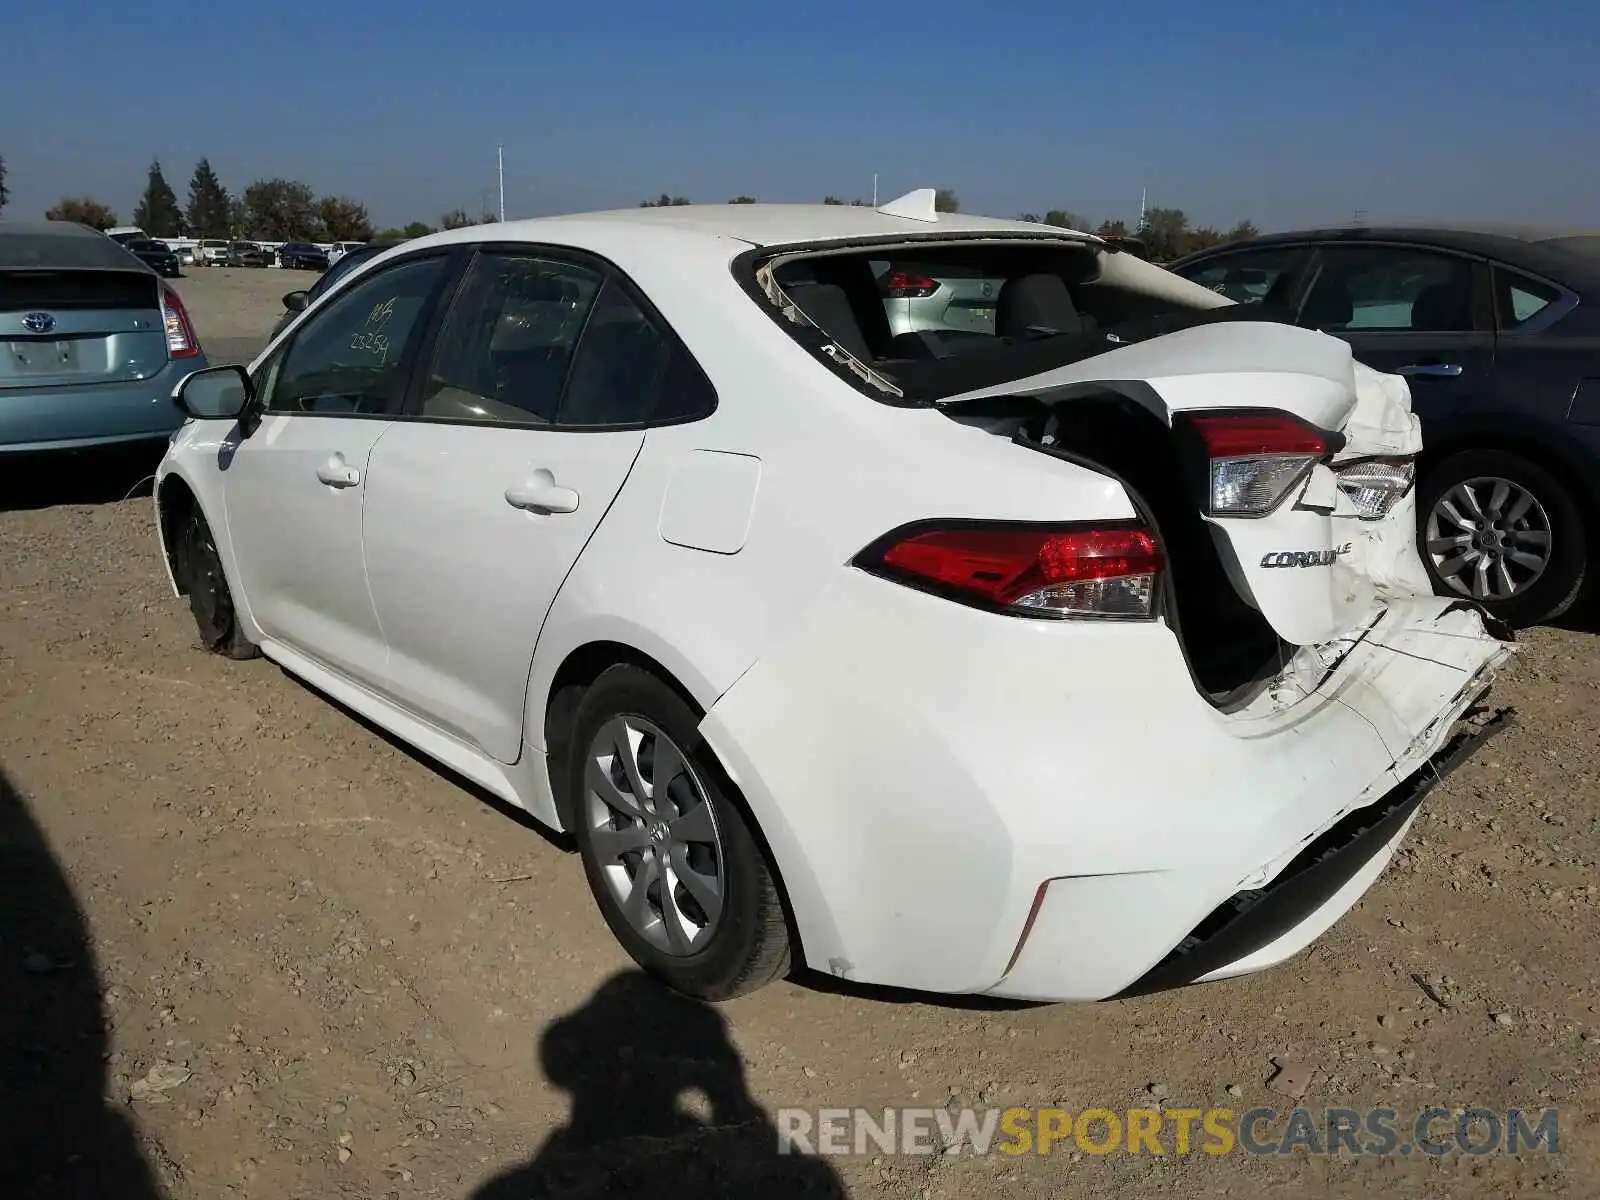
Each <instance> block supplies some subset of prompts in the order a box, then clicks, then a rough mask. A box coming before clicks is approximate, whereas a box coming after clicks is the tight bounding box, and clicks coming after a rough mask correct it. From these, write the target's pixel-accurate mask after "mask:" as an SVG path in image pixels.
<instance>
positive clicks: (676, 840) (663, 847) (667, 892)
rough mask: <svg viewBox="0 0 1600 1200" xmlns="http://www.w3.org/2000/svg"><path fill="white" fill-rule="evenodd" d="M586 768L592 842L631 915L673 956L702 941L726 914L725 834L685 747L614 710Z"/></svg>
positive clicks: (620, 904) (626, 916)
mask: <svg viewBox="0 0 1600 1200" xmlns="http://www.w3.org/2000/svg"><path fill="white" fill-rule="evenodd" d="M584 773H585V777H584V789H583V790H584V801H585V819H586V820H587V821H588V826H589V841H590V843H591V845H592V846H593V848H594V854H595V858H596V860H597V862H598V865H599V867H600V872H601V875H602V876H603V877H604V879H605V883H606V887H607V889H608V890H609V891H610V893H611V895H612V897H613V898H614V899H615V900H616V902H617V905H618V907H619V908H620V909H621V910H622V915H623V917H624V919H625V920H626V921H627V922H628V924H629V925H630V926H631V927H632V928H633V929H634V931H635V932H637V933H638V934H639V935H640V936H641V937H643V938H644V939H645V940H646V941H648V942H649V943H650V944H651V945H652V946H655V947H656V948H657V949H658V950H662V951H664V952H665V953H667V954H672V955H677V956H683V955H688V954H693V953H695V952H696V951H698V950H701V949H703V948H704V947H705V944H706V942H708V941H709V940H710V939H711V936H712V934H713V933H715V932H716V929H717V925H718V923H719V922H720V921H721V918H722V903H723V895H724V890H725V880H724V872H723V856H722V838H721V835H720V833H719V832H718V829H717V817H716V813H715V812H714V811H713V810H712V807H711V805H710V803H709V802H708V801H707V799H706V792H705V788H704V786H703V785H702V784H701V782H700V780H699V778H698V777H697V776H696V775H695V772H694V769H693V768H692V767H691V766H690V765H689V760H688V759H687V758H686V757H685V755H684V753H683V751H682V750H681V749H680V748H679V747H678V745H677V744H676V743H675V742H673V740H672V739H671V738H669V737H668V736H667V735H666V734H665V733H663V732H662V731H661V730H660V729H659V728H657V727H656V726H655V725H653V724H652V723H651V722H649V721H647V720H645V719H644V718H643V717H631V716H623V717H614V718H613V719H612V720H610V721H608V722H607V723H606V724H605V725H604V726H603V727H602V728H601V730H600V732H599V733H598V734H596V735H595V739H594V741H593V742H592V743H591V744H590V746H589V753H588V756H587V758H586V765H585V768H584Z"/></svg>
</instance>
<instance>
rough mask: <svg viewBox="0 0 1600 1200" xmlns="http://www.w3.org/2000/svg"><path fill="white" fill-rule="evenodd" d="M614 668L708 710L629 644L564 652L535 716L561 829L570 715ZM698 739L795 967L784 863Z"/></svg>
mask: <svg viewBox="0 0 1600 1200" xmlns="http://www.w3.org/2000/svg"><path fill="white" fill-rule="evenodd" d="M617 666H633V667H638V668H639V669H641V670H644V671H648V672H649V673H650V674H652V675H654V676H656V678H658V679H660V680H661V682H663V683H664V684H666V685H667V686H668V687H669V688H671V689H672V690H673V691H674V692H676V693H677V694H678V696H679V698H680V699H682V700H683V702H684V703H685V704H687V705H688V706H689V707H690V708H691V709H692V710H693V711H694V712H695V713H696V714H697V715H698V716H699V717H700V718H701V719H702V720H704V718H705V715H706V712H707V710H708V709H709V708H710V704H709V703H702V702H701V700H700V699H699V698H698V697H697V696H696V694H695V689H694V688H691V687H690V686H688V685H687V684H685V683H684V681H683V680H682V679H680V678H679V677H678V675H677V674H676V673H675V672H673V671H672V670H671V669H669V668H668V667H667V666H666V665H665V664H664V663H662V662H661V661H660V660H659V659H657V658H656V657H654V656H652V655H650V654H648V653H646V652H645V651H643V650H641V649H639V648H638V647H636V646H633V645H630V644H629V643H626V642H621V641H614V640H610V639H596V640H593V641H587V642H584V643H582V644H581V645H578V646H575V647H573V649H571V650H570V651H568V653H567V654H566V656H565V657H564V658H563V659H562V661H561V664H560V665H559V666H558V667H557V668H556V670H555V673H554V675H553V677H552V678H551V681H550V684H549V687H548V689H546V690H545V692H544V695H543V700H544V710H543V713H542V715H541V717H540V721H541V726H540V727H541V728H542V729H543V732H544V737H545V768H546V771H547V772H548V775H549V781H550V792H551V798H552V800H553V801H554V806H555V812H556V816H557V818H558V819H559V821H560V822H561V828H562V830H563V832H566V833H571V832H572V829H573V826H574V824H575V822H576V814H574V813H573V812H572V811H571V799H570V797H569V795H568V780H567V761H566V760H567V758H568V757H569V755H570V752H571V747H572V729H573V722H574V718H575V717H576V716H577V712H578V706H579V705H580V704H581V703H582V702H583V696H584V693H585V692H587V691H588V689H589V687H590V686H591V685H593V683H594V682H595V680H597V679H599V678H600V676H601V675H603V674H604V673H605V672H606V671H608V670H610V669H611V668H612V667H617ZM710 699H711V701H712V702H714V701H715V699H716V697H715V696H711V697H710ZM702 741H703V742H704V745H705V747H706V749H707V751H708V752H709V753H710V754H711V756H712V758H714V759H715V760H716V762H717V766H718V768H719V769H720V770H721V772H722V775H723V781H724V782H725V783H726V784H728V785H729V788H728V791H729V796H730V798H731V800H732V801H733V803H735V804H737V805H738V806H739V809H740V811H741V813H742V815H743V817H744V819H745V822H746V824H747V825H748V826H749V829H750V833H751V836H752V837H754V838H755V841H756V845H757V846H758V847H760V850H761V854H762V856H763V857H764V858H765V859H766V862H767V868H768V870H769V871H771V873H772V881H773V884H774V885H775V886H776V887H777V889H778V898H779V901H780V903H781V904H782V905H783V916H784V923H785V924H786V925H787V927H788V930H789V945H790V951H791V954H792V956H793V960H792V961H793V962H794V963H795V964H796V965H800V964H802V963H804V962H805V961H806V959H805V945H804V942H803V941H802V938H801V931H800V925H799V923H798V922H797V920H796V919H795V909H794V904H793V903H792V901H791V900H790V896H789V889H788V887H787V885H786V884H785V882H784V863H783V861H782V859H781V858H780V856H779V855H778V854H777V853H776V851H775V849H774V847H773V845H772V842H771V839H769V838H768V836H767V833H766V831H765V830H764V829H763V828H762V825H761V821H760V819H759V817H758V816H757V814H756V813H755V811H754V810H753V809H752V808H751V805H750V802H749V801H748V800H747V799H746V798H745V796H744V794H743V793H742V792H741V791H740V789H739V787H738V785H737V783H736V782H735V773H734V772H733V771H732V770H731V769H730V767H729V765H728V763H727V762H725V761H724V760H723V757H722V755H721V753H720V752H719V751H718V750H717V748H716V747H715V745H713V743H712V742H711V741H710V740H709V739H706V738H704V737H702Z"/></svg>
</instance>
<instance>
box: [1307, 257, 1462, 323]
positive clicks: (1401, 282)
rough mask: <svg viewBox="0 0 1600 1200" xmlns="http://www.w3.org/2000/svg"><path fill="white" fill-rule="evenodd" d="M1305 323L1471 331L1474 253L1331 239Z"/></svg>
mask: <svg viewBox="0 0 1600 1200" xmlns="http://www.w3.org/2000/svg"><path fill="white" fill-rule="evenodd" d="M1314 273H1315V277H1314V278H1313V280H1312V282H1311V286H1310V287H1309V288H1308V289H1307V291H1306V297H1305V300H1304V301H1303V302H1302V304H1301V307H1300V318H1299V319H1300V324H1302V325H1306V326H1309V327H1310V328H1312V329H1321V330H1325V331H1328V332H1332V333H1383V332H1388V333H1465V332H1469V331H1470V330H1471V329H1472V328H1473V273H1472V262H1471V260H1470V259H1465V258H1457V257H1456V256H1454V255H1450V254H1442V253H1439V252H1437V251H1433V250H1416V249H1411V248H1409V247H1405V246H1326V247H1324V248H1323V249H1322V250H1321V251H1320V252H1319V254H1318V258H1317V265H1316V267H1315V269H1314Z"/></svg>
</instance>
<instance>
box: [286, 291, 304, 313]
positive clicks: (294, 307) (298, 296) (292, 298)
mask: <svg viewBox="0 0 1600 1200" xmlns="http://www.w3.org/2000/svg"><path fill="white" fill-rule="evenodd" d="M309 303H310V298H309V297H308V296H307V294H306V293H305V292H287V293H285V294H284V297H283V307H284V308H286V309H288V310H289V311H290V312H292V313H297V312H305V310H306V305H307V304H309Z"/></svg>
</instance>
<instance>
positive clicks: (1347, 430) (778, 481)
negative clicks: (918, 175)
mask: <svg viewBox="0 0 1600 1200" xmlns="http://www.w3.org/2000/svg"><path fill="white" fill-rule="evenodd" d="M907 300H915V301H917V303H916V304H915V305H908V304H907V303H906V301H907ZM177 400H178V402H179V403H180V404H181V405H183V407H184V408H185V409H186V410H187V411H188V412H189V414H190V415H191V417H193V418H194V419H193V420H191V421H190V422H189V423H187V424H186V425H185V426H184V428H183V429H182V430H180V431H179V433H178V434H177V435H176V436H175V437H174V439H173V443H172V447H171V449H170V451H169V453H168V454H167V457H166V460H165V462H164V463H163V465H162V467H161V470H160V475H159V481H158V487H157V492H156V502H157V508H158V513H159V527H160V531H161V537H162V542H163V547H164V551H165V556H166V560H167V562H168V564H169V566H170V568H171V572H172V580H173V584H174V587H175V589H176V591H177V592H178V593H179V594H180V595H185V596H187V597H188V599H189V604H190V607H191V609H192V610H193V612H194V615H195V618H196V622H197V624H198V627H199V630H200V633H201V636H202V638H203V639H204V641H205V643H206V644H207V645H208V646H210V647H211V648H212V649H214V650H218V651H220V652H223V653H227V654H230V655H232V656H235V657H248V656H250V655H252V654H254V653H255V652H256V651H257V650H258V649H259V651H260V652H261V653H264V654H265V655H266V656H267V657H268V658H270V659H272V660H274V661H275V662H277V663H278V664H280V665H281V666H282V667H283V668H284V669H286V670H288V671H291V672H293V673H294V674H295V675H297V676H299V677H301V678H302V679H304V680H306V681H307V682H309V683H311V684H312V685H314V686H315V687H317V688H319V689H321V690H322V691H324V692H326V693H327V694H328V695H330V696H332V697H334V698H335V699H337V700H339V701H341V702H342V703H344V704H346V705H348V706H349V707H350V708H353V709H354V710H356V711H357V712H358V713H360V714H361V715H362V716H364V717H366V718H368V719H370V720H371V721H373V722H375V723H376V724H378V725H380V726H382V727H383V728H385V729H387V730H389V731H391V732H392V733H393V734H395V735H396V736H398V737H400V738H402V739H404V740H405V741H407V742H410V743H411V744H413V745H415V746H416V747H417V748H419V749H420V750H421V751H423V752H424V753H426V754H428V755H431V756H432V757H434V758H435V759H437V760H438V761H440V762H441V763H443V764H445V765H447V766H448V767H450V768H452V769H454V770H455V771H457V772H459V773H460V774H462V775H464V776H466V777H467V778H468V779H470V780H472V781H474V782H475V783H477V784H479V785H481V786H482V787H484V788H486V789H488V790H489V791H490V792H492V793H494V794H496V795H498V796H501V797H503V798H504V799H506V800H508V801H510V802H512V803H514V804H517V805H520V806H522V807H524V808H526V809H527V810H528V811H529V812H531V813H532V814H533V815H534V816H536V817H538V818H539V819H540V820H541V821H543V822H545V823H547V824H548V825H551V826H554V827H556V828H559V829H563V830H568V831H570V832H571V833H572V834H573V836H574V838H575V840H576V843H577V846H578V849H579V851H580V853H581V855H582V858H583V862H584V866H585V869H586V871H587V874H588V879H589V882H590V885H591V887H592V889H593V892H594V895H595V898H596V900H597V902H598V904H599V907H600V910H601V912H602V913H603V914H604V916H605V919H606V921H607V922H608V923H609V925H610V927H611V929H612V930H613V931H614V932H615V934H616V936H617V937H618V939H620V941H621V942H622V944H623V945H624V946H625V947H626V948H627V949H628V951H629V953H631V954H632V955H633V956H634V958H635V959H637V960H638V961H639V962H640V963H641V964H642V965H644V966H645V967H647V968H648V969H650V970H652V971H654V972H656V973H657V974H658V975H660V976H662V977H663V978H665V979H666V980H668V981H669V982H670V983H672V984H673V985H675V986H677V987H679V988H681V989H683V990H684V991H687V992H690V993H692V994H695V995H698V996H703V997H709V998H713V999H715V998H722V997H727V996H731V995H734V994H737V993H740V992H744V991H749V990H751V989H753V988H755V987H758V986H760V985H761V984H763V983H766V982H768V981H769V980H771V979H774V978H776V977H778V976H780V975H781V974H783V973H784V972H785V971H786V970H787V969H788V968H789V967H790V966H791V965H799V964H801V963H804V964H806V965H809V966H811V967H813V968H816V969H818V970H821V971H826V972H830V973H832V974H834V975H836V976H840V977H842V978H845V979H849V980H853V981H859V982H864V983H879V984H894V985H900V986H903V987H910V988H918V989H925V990H929V991H937V992H986V993H990V994H994V995H1000V996H1016V997H1029V998H1040V999H1097V998H1103V997H1108V996H1115V995H1126V994H1131V993H1134V992H1138V991H1144V990H1149V989H1152V988H1157V987H1166V986H1171V985H1175V984H1180V983H1186V982H1192V981H1196V980H1206V979H1217V978H1222V977H1225V976H1230V975H1237V974H1241V973H1244V972H1247V971H1252V970H1256V969H1259V968H1262V967H1266V966H1269V965H1271V964H1273V963H1277V962H1280V961H1282V960H1283V959H1285V958H1287V957H1289V956H1290V955H1293V954H1295V953H1296V952H1298V951H1299V950H1301V949H1303V948H1304V947H1305V946H1307V945H1308V944H1309V943H1310V942H1311V941H1312V940H1313V939H1315V938H1316V937H1317V936H1318V935H1320V934H1321V933H1322V932H1323V931H1324V930H1325V929H1327V928H1328V927H1329V926H1330V925H1331V924H1332V923H1333V922H1334V921H1335V920H1337V919H1338V918H1339V916H1340V915H1341V914H1342V913H1344V912H1345V911H1346V910H1347V909H1348V908H1349V907H1350V906H1351V905H1352V904H1354V903H1355V901H1356V900H1357V898H1358V897H1360V895H1361V894H1362V892H1363V891H1365V889H1366V888H1367V887H1368V886H1370V885H1371V884H1372V882H1373V881H1374V880H1375V879H1376V878H1377V877H1378V875H1379V873H1380V872H1381V871H1382V870H1383V867H1384V865H1385V864H1386V863H1387V862H1388V860H1389V857H1390V855H1391V854H1392V853H1393V851H1394V848H1395V846H1396V845H1397V843H1398V842H1399V841H1400V839H1401V838H1403V837H1404V836H1405V833H1406V830H1407V828H1408V827H1409V825H1410V823H1411V821H1412V820H1413V819H1414V818H1415V815H1416V812H1417V807H1418V804H1419V803H1420V801H1421V799H1422V796H1423V793H1424V792H1426V791H1427V790H1428V788H1429V786H1430V785H1431V784H1432V783H1434V782H1435V781H1436V780H1437V779H1438V778H1439V776H1440V775H1441V774H1442V773H1443V772H1445V771H1446V770H1448V769H1449V768H1450V767H1451V766H1453V765H1454V764H1455V763H1456V762H1458V761H1460V759H1461V758H1462V757H1463V756H1464V755H1465V754H1466V753H1468V752H1469V751H1470V749H1471V748H1472V746H1473V745H1475V744H1476V743H1477V742H1478V741H1480V740H1481V738H1482V736H1483V735H1484V734H1485V733H1486V732H1487V731H1489V730H1492V729H1494V728H1497V727H1498V724H1499V722H1498V720H1496V719H1493V718H1485V716H1484V713H1485V710H1484V709H1483V708H1482V706H1481V705H1480V704H1479V700H1480V697H1481V696H1482V695H1483V693H1484V691H1485V689H1486V688H1487V686H1488V683H1489V679H1490V676H1491V674H1492V673H1493V671H1494V670H1495V668H1496V667H1497V666H1498V665H1499V664H1500V663H1502V662H1503V661H1504V659H1505V658H1506V657H1507V655H1508V654H1509V653H1510V652H1511V647H1510V646H1509V644H1508V642H1509V635H1508V634H1506V633H1504V632H1503V631H1501V630H1499V629H1498V628H1492V627H1491V625H1492V622H1489V621H1487V620H1486V618H1485V617H1484V616H1483V615H1482V614H1481V612H1480V611H1479V610H1478V609H1477V608H1475V607H1474V606H1473V605H1471V604H1469V603H1466V602H1462V601H1459V600H1457V601H1450V600H1444V599H1436V598H1435V597H1433V596H1432V595H1431V594H1430V592H1429V589H1428V582H1427V576H1426V575H1425V573H1424V571H1423V568H1422V564H1421V562H1420V561H1419V559H1418V556H1417V552H1416V547H1415V541H1416V537H1415V524H1416V517H1415V512H1414V506H1413V501H1412V493H1411V479H1412V460H1413V458H1414V456H1415V455H1416V453H1417V451H1418V447H1419V438H1418V426H1417V422H1416V420H1415V418H1414V417H1413V416H1412V415H1411V412H1410V407H1409V399H1408V393H1407V390H1406V385H1405V383H1404V382H1403V381H1401V380H1399V379H1397V378H1393V377H1389V376H1385V375H1380V374H1377V373H1375V372H1372V371H1370V370H1366V369H1364V368H1362V367H1360V366H1359V365H1357V364H1355V363H1354V362H1353V361H1352V359H1351V357H1350V350H1349V347H1348V346H1347V345H1346V344H1345V343H1344V342H1342V341H1339V340H1337V339H1335V338H1331V337H1327V336H1324V335H1322V334H1319V333H1314V332H1309V331H1306V330H1300V329H1295V328H1291V327H1288V326H1284V325H1277V324H1273V323H1271V322H1269V321H1266V320H1264V319H1262V318H1261V316H1260V315H1259V313H1258V312H1256V311H1253V310H1250V309H1245V308H1241V307H1239V306H1233V305H1229V304H1228V303H1227V302H1226V301H1224V300H1222V298H1221V297H1218V296H1216V295H1215V294H1213V293H1211V292H1208V291H1206V290H1204V289H1201V288H1199V287H1196V286H1194V285H1191V284H1188V283H1185V282H1184V281H1183V280H1180V279H1178V278H1177V277H1175V276H1173V275H1171V274H1169V273H1167V272H1165V271H1162V270H1160V269H1158V268H1155V267H1152V266H1150V265H1149V264H1147V263H1144V262H1142V261H1140V260H1138V259H1137V258H1134V257H1133V256H1131V255H1128V254H1125V253H1118V252H1116V251H1115V250H1113V249H1112V248H1110V247H1107V246H1106V245H1104V244H1103V243H1100V242H1099V241H1097V240H1096V239H1094V238H1092V237H1089V236H1086V235H1080V234H1074V233H1070V232H1066V231H1062V230H1056V229H1047V228H1045V227H1043V226H1038V225H1030V224H1025V223H1018V222H1009V221H992V220H985V219H981V218H973V217H966V216H955V215H949V214H935V213H934V211H933V205H932V194H931V193H913V194H912V195H911V196H909V197H906V198H904V199H903V200H900V201H896V202H894V203H892V204H889V205H885V206H884V207H883V208H881V209H869V208H864V207H863V208H850V207H839V206H816V207H787V206H768V205H718V206H715V207H708V208H696V207H687V208H683V207H679V208H665V209H633V210H628V211H625V212H616V213H600V214H591V215H585V216H573V217H558V218H547V219H541V220H535V221H523V222H512V223H508V224H503V225H493V226H487V227H479V228H473V229H460V230H453V231H450V232H446V233H440V234H437V235H434V236H431V237H426V238H421V239H417V240H415V241H412V242H407V243H405V244H404V245H403V246H399V247H397V248H395V249H393V250H390V251H388V252H387V253H385V254H383V255H381V256H378V257H377V258H375V259H374V260H372V261H371V262H370V263H368V264H365V265H363V266H362V267H361V268H360V269H358V270H357V271H355V272H353V273H352V274H351V276H350V277H349V278H347V279H345V280H343V281H341V282H340V283H339V284H338V285H337V286H336V287H334V288H333V289H331V290H330V291H329V292H328V293H327V294H326V295H325V296H322V297H320V298H319V299H318V300H317V301H316V303H315V304H314V305H313V306H312V307H311V308H310V309H309V310H308V311H306V312H304V313H303V314H300V315H299V316H298V317H297V318H296V320H295V321H294V323H293V324H291V325H290V326H289V327H288V328H287V329H286V330H285V331H284V332H283V333H282V334H281V335H280V336H279V337H277V338H276V339H275V340H274V342H273V343H272V344H271V345H270V346H269V347H268V348H267V350H266V351H265V352H264V353H263V354H262V355H261V356H260V357H259V358H258V359H257V360H256V361H255V363H254V364H252V366H251V368H250V370H249V371H248V372H245V371H241V370H239V369H237V368H226V367H224V368H215V369H213V370H210V371H203V372H200V373H198V374H195V375H191V376H190V377H189V378H188V379H187V380H186V381H185V382H184V383H183V384H182V385H180V387H179V389H178V392H177ZM307 782H308V786H312V787H314V786H315V779H314V777H313V778H308V780H307Z"/></svg>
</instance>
